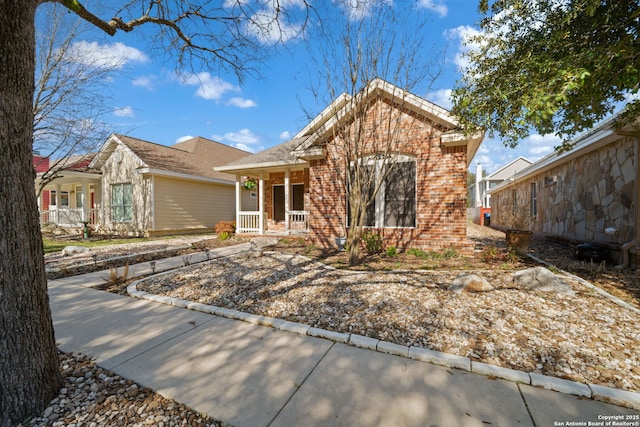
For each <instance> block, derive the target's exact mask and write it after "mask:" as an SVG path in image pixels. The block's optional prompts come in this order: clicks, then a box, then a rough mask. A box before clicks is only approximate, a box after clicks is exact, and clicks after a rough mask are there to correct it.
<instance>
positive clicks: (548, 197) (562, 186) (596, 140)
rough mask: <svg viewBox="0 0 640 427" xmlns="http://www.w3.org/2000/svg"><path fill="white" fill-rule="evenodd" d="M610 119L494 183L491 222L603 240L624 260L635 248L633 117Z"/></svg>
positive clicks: (638, 223) (637, 181) (638, 234)
mask: <svg viewBox="0 0 640 427" xmlns="http://www.w3.org/2000/svg"><path fill="white" fill-rule="evenodd" d="M615 120H616V117H613V118H611V119H609V120H607V121H605V122H603V123H602V124H600V125H599V126H597V127H596V128H594V129H593V130H592V131H590V132H588V133H586V134H584V135H582V136H580V137H578V138H577V139H576V140H575V141H573V144H572V145H573V148H572V149H571V150H569V151H565V152H554V153H552V154H550V155H548V156H546V157H544V158H542V159H540V160H539V161H537V162H535V163H534V164H532V165H531V166H529V167H528V168H526V169H524V170H522V171H520V172H519V173H517V174H516V175H515V176H514V177H513V179H511V180H508V181H505V182H503V183H502V184H500V185H498V186H497V187H496V188H494V189H493V191H492V192H491V200H492V205H493V213H492V217H491V225H492V226H498V227H502V228H523V227H524V228H528V229H530V230H531V231H534V232H535V233H540V234H543V235H545V236H550V237H553V238H560V239H566V240H568V241H573V242H575V241H577V242H595V243H603V244H607V245H608V246H610V247H611V248H612V249H614V250H616V251H618V250H621V251H622V255H623V258H624V259H623V263H624V264H627V263H628V261H629V260H628V255H629V251H631V254H633V253H636V254H637V253H638V251H639V249H640V212H639V209H638V200H640V194H639V192H640V188H639V187H640V178H639V176H638V173H639V172H638V162H639V159H638V156H639V153H638V152H639V150H638V131H637V126H638V122H636V123H635V124H634V125H630V126H625V127H622V128H621V129H616V127H615ZM634 263H635V264H638V259H637V258H636V260H635V261H634Z"/></svg>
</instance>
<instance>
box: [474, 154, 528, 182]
mask: <svg viewBox="0 0 640 427" xmlns="http://www.w3.org/2000/svg"><path fill="white" fill-rule="evenodd" d="M532 163H533V162H532V161H531V160H529V159H527V158H526V157H522V156H520V157H518V158H517V159H515V160H512V161H510V162H509V163H507V164H506V165H504V166H502V167H501V168H500V169H498V170H497V171H495V172H493V173H491V174H489V175H487V176H484V177H482V179H481V181H504V180H505V179H508V178H511V177H513V175H514V174H516V173H518V172H520V171H521V170H523V169H524V168H526V167H528V166H530V165H531V164H532Z"/></svg>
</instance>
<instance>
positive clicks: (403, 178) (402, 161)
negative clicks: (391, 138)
mask: <svg viewBox="0 0 640 427" xmlns="http://www.w3.org/2000/svg"><path fill="white" fill-rule="evenodd" d="M385 161H386V162H393V160H389V159H386V160H385V159H378V158H372V159H371V161H370V162H369V164H367V165H366V166H365V168H367V171H368V173H367V174H369V173H371V174H376V175H378V176H379V175H381V174H382V173H383V170H384V162H385ZM378 176H376V180H375V181H378V180H379V179H381V178H382V177H381V176H380V178H378ZM373 190H374V189H373V186H370V187H369V188H366V189H364V191H367V192H368V193H369V194H368V197H371V195H372V194H373ZM364 226H365V227H377V228H383V227H389V228H406V227H415V226H416V159H415V157H413V156H406V155H399V156H398V157H397V158H396V160H395V163H394V164H392V165H390V170H389V172H388V174H387V176H386V177H385V178H384V182H382V183H381V185H380V189H379V191H378V194H376V197H375V200H374V201H373V202H372V203H371V204H370V205H369V206H368V207H367V212H366V214H365V220H364Z"/></svg>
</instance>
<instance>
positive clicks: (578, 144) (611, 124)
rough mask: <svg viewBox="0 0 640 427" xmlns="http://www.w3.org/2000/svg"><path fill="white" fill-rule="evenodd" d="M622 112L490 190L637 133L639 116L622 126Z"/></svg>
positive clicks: (501, 187) (639, 125)
mask: <svg viewBox="0 0 640 427" xmlns="http://www.w3.org/2000/svg"><path fill="white" fill-rule="evenodd" d="M623 113H624V110H623V111H620V112H618V113H616V114H614V115H613V116H611V117H610V118H608V119H606V120H604V121H603V122H601V123H600V124H599V125H597V126H596V127H594V128H593V129H591V130H589V131H587V132H585V133H584V134H582V135H579V136H578V137H576V138H575V139H574V140H573V141H571V143H570V146H571V147H573V148H571V149H570V150H567V151H558V150H555V151H552V152H551V153H549V154H547V155H546V156H544V157H543V158H541V159H540V160H538V161H536V162H534V163H532V164H531V165H530V166H527V167H526V168H524V169H522V170H521V171H519V172H518V173H516V174H515V176H513V178H512V179H510V180H507V181H503V182H502V183H501V184H498V185H497V186H496V187H495V188H494V189H492V190H491V192H496V191H498V190H501V189H504V188H507V187H509V186H511V185H512V184H515V183H517V182H518V181H520V180H521V179H524V178H527V177H529V176H532V175H534V174H538V173H543V172H545V171H547V170H550V169H552V168H555V167H557V166H559V165H562V164H564V163H566V162H569V161H571V160H574V159H576V158H577V157H580V156H583V155H585V154H588V153H590V152H592V151H595V150H597V149H599V148H602V147H604V146H605V145H607V144H610V143H611V142H613V141H616V140H618V139H620V138H623V137H625V136H629V135H637V131H638V127H640V117H638V118H636V119H635V121H633V122H632V123H629V124H626V125H624V126H619V124H618V121H619V120H620V117H621V116H622V114H623ZM618 127H619V128H618ZM636 167H637V166H636ZM636 173H638V172H636Z"/></svg>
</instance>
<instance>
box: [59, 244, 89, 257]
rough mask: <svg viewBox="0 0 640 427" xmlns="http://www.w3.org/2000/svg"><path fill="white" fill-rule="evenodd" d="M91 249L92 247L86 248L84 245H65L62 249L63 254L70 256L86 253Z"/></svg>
mask: <svg viewBox="0 0 640 427" xmlns="http://www.w3.org/2000/svg"><path fill="white" fill-rule="evenodd" d="M90 251H91V249H89V248H85V247H84V246H65V247H64V249H63V250H62V255H63V256H69V255H75V254H84V253H87V252H90Z"/></svg>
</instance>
